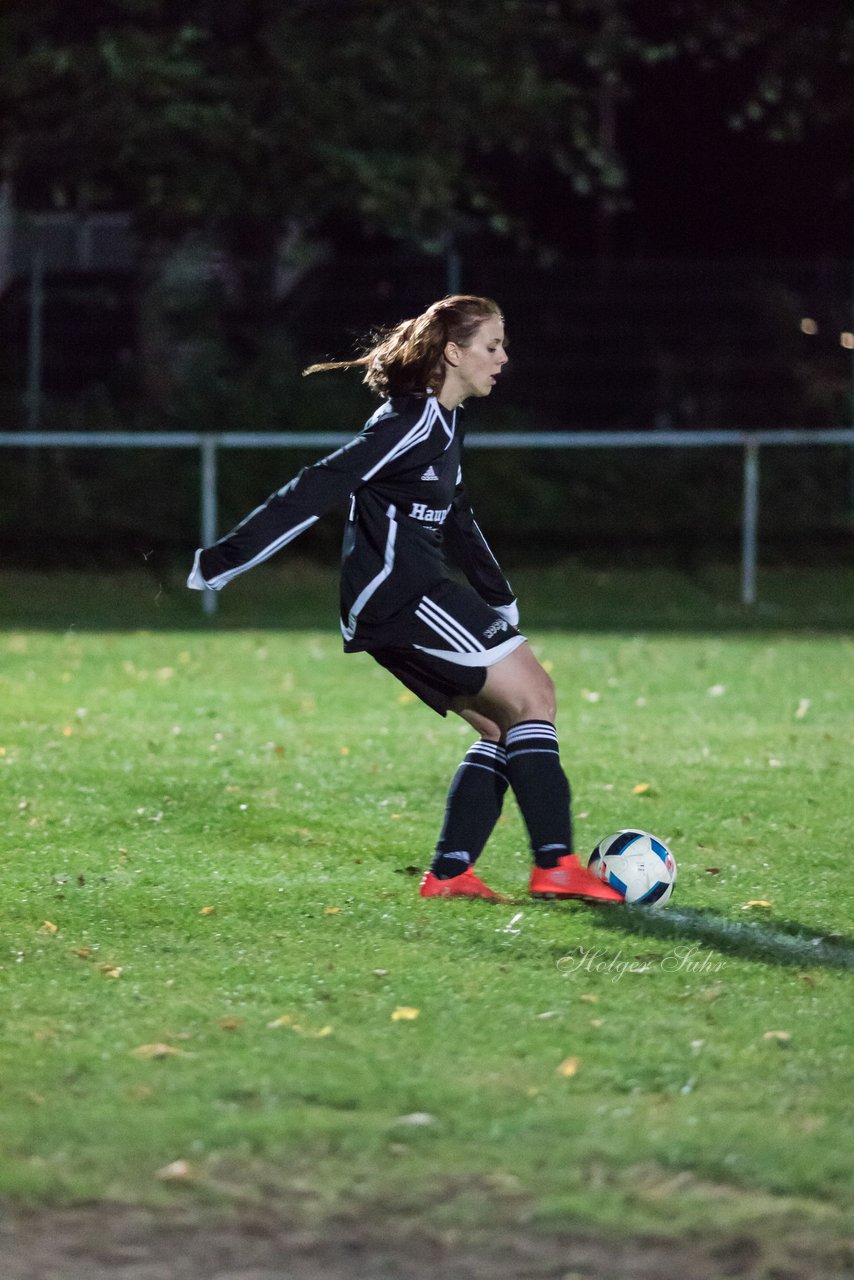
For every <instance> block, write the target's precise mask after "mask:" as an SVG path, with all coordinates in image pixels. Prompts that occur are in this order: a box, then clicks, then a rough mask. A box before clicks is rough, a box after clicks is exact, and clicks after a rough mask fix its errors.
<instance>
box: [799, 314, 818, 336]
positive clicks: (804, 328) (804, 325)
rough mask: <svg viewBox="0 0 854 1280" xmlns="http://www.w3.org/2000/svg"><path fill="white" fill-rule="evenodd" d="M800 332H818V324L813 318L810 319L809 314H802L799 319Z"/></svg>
mask: <svg viewBox="0 0 854 1280" xmlns="http://www.w3.org/2000/svg"><path fill="white" fill-rule="evenodd" d="M801 333H818V325H817V324H816V322H815V320H811V319H810V318H809V316H804V318H803V320H802V321H801Z"/></svg>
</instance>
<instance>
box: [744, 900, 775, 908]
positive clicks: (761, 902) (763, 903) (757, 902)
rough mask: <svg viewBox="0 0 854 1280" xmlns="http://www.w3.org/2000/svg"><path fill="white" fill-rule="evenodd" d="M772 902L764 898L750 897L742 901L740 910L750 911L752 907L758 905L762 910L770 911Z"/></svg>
mask: <svg viewBox="0 0 854 1280" xmlns="http://www.w3.org/2000/svg"><path fill="white" fill-rule="evenodd" d="M773 905H774V903H773V902H766V900H765V899H764V898H751V899H750V901H749V902H744V903H742V907H741V909H742V911H751V910H752V909H753V908H754V907H759V908H760V909H761V910H763V911H770V909H771V908H772V907H773Z"/></svg>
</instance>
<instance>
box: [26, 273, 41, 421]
mask: <svg viewBox="0 0 854 1280" xmlns="http://www.w3.org/2000/svg"><path fill="white" fill-rule="evenodd" d="M43 345H44V254H43V253H42V251H41V249H36V250H34V252H33V256H32V261H31V263H30V324H29V334H28V339H27V393H26V399H27V430H28V431H38V429H39V421H40V419H41V411H42V347H43Z"/></svg>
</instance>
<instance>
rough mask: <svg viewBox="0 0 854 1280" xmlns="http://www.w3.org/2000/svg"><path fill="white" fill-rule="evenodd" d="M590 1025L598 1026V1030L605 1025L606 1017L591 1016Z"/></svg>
mask: <svg viewBox="0 0 854 1280" xmlns="http://www.w3.org/2000/svg"><path fill="white" fill-rule="evenodd" d="M590 1025H591V1027H596V1028H597V1030H598V1028H599V1027H604V1025H605V1019H604V1018H591V1019H590Z"/></svg>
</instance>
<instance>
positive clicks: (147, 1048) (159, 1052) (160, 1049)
mask: <svg viewBox="0 0 854 1280" xmlns="http://www.w3.org/2000/svg"><path fill="white" fill-rule="evenodd" d="M183 1052H184V1050H183V1049H176V1048H175V1047H174V1045H171V1044H141V1045H138V1046H137V1048H136V1049H131V1055H132V1056H133V1057H134V1058H169V1057H180V1056H181V1054H182V1053H183Z"/></svg>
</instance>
